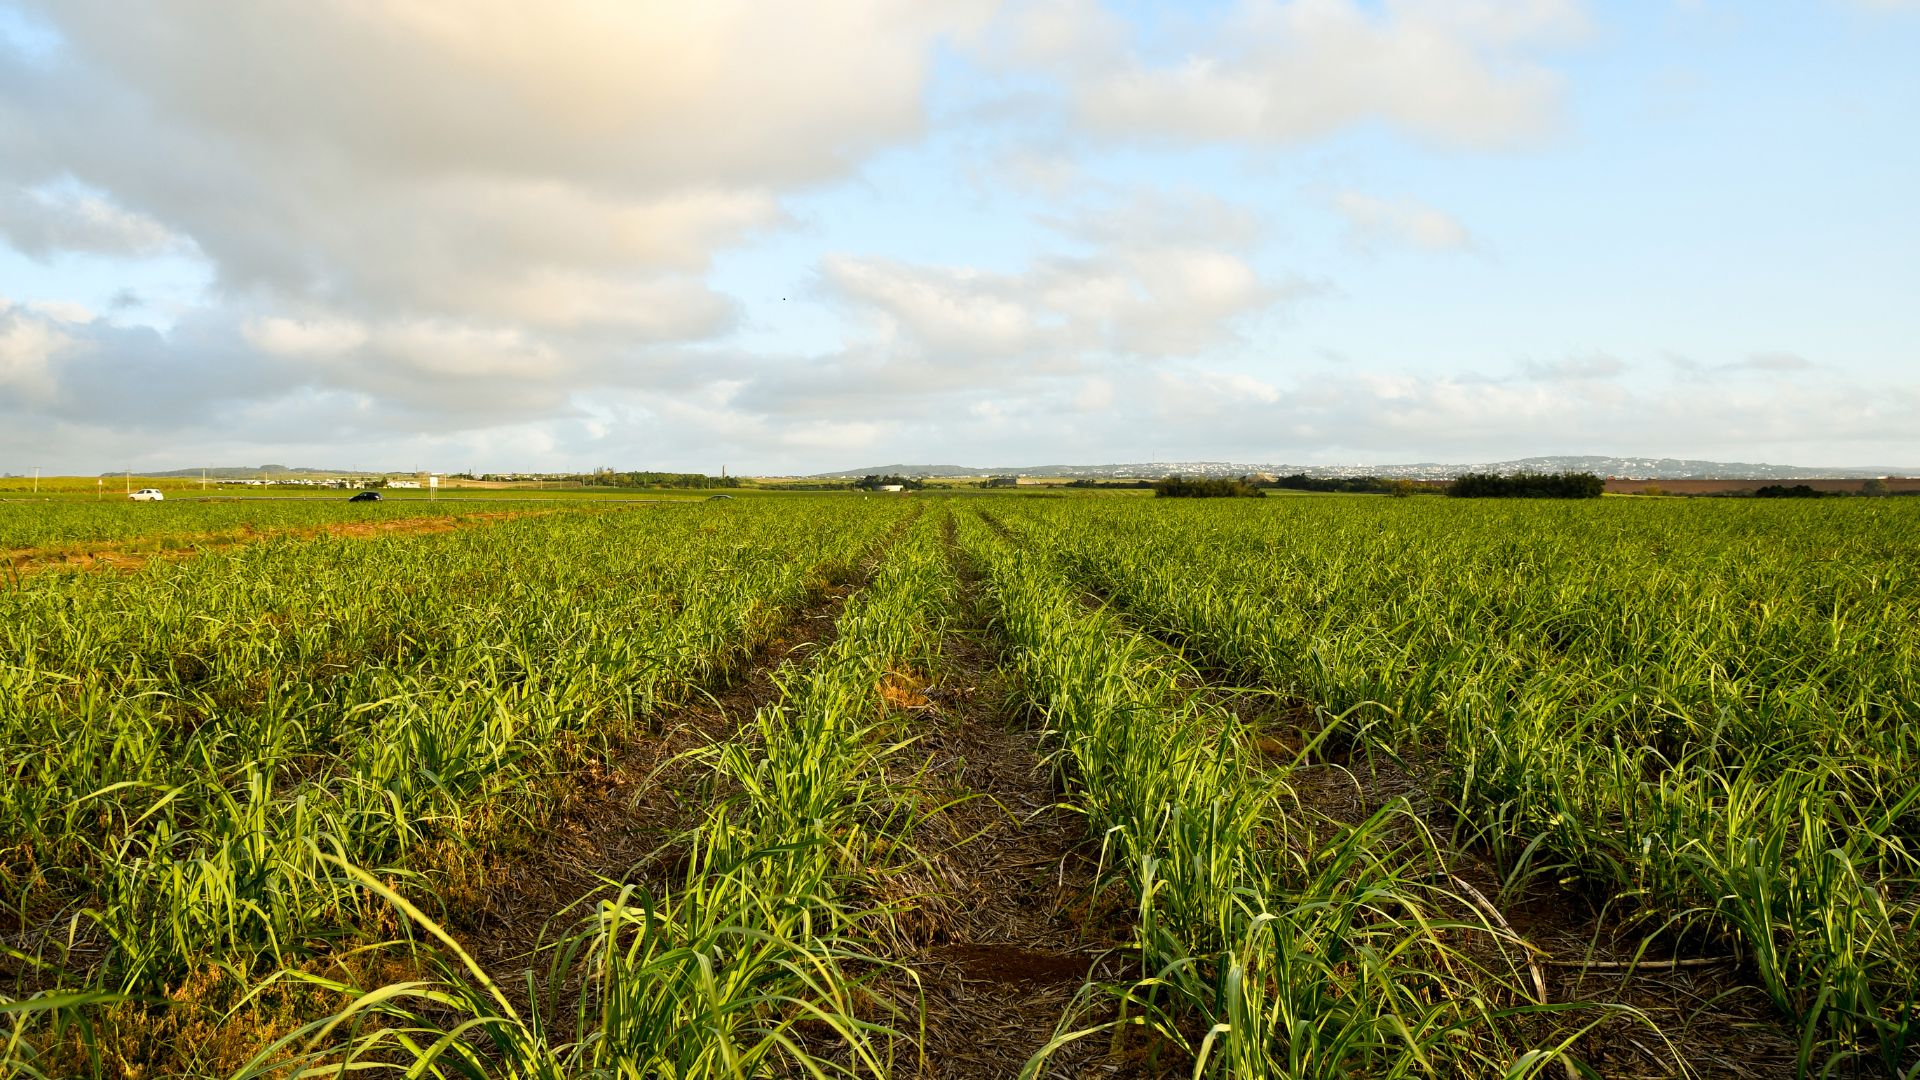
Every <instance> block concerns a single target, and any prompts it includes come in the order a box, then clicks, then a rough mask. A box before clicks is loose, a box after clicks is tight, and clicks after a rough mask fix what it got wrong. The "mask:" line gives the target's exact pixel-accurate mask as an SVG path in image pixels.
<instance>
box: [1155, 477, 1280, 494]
mask: <svg viewBox="0 0 1920 1080" xmlns="http://www.w3.org/2000/svg"><path fill="white" fill-rule="evenodd" d="M1153 494H1154V497H1155V498H1160V499H1264V498H1266V497H1267V493H1266V492H1264V491H1262V490H1260V489H1259V488H1257V487H1254V486H1253V485H1252V484H1249V483H1247V482H1246V481H1245V480H1226V479H1220V480H1210V479H1207V478H1205V477H1202V478H1200V479H1198V480H1187V479H1183V478H1182V477H1178V476H1169V477H1167V478H1166V479H1165V480H1161V481H1159V482H1157V483H1155V484H1154V485H1153Z"/></svg>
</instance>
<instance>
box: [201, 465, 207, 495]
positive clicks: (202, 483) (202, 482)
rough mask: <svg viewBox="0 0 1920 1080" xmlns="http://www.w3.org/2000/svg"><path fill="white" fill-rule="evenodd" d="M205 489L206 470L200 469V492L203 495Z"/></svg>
mask: <svg viewBox="0 0 1920 1080" xmlns="http://www.w3.org/2000/svg"><path fill="white" fill-rule="evenodd" d="M206 491H207V470H205V469H201V470H200V493H201V494H203V495H204V494H206Z"/></svg>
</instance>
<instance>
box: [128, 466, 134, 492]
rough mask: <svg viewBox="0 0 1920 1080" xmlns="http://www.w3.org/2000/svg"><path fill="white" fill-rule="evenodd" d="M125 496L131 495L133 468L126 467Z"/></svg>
mask: <svg viewBox="0 0 1920 1080" xmlns="http://www.w3.org/2000/svg"><path fill="white" fill-rule="evenodd" d="M127 494H129V495H131V494H133V466H131V465H129V466H127Z"/></svg>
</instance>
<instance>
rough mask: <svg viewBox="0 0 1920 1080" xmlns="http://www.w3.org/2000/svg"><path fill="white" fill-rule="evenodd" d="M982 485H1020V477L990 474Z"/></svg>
mask: <svg viewBox="0 0 1920 1080" xmlns="http://www.w3.org/2000/svg"><path fill="white" fill-rule="evenodd" d="M981 486H982V487H990V488H997V487H1019V486H1020V478H1019V477H1017V476H989V477H987V482H986V483H985V484H983V485H981Z"/></svg>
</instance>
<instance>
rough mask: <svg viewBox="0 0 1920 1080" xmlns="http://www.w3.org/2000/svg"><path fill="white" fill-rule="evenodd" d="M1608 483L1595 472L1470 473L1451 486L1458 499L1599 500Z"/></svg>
mask: <svg viewBox="0 0 1920 1080" xmlns="http://www.w3.org/2000/svg"><path fill="white" fill-rule="evenodd" d="M1606 489H1607V482H1606V481H1605V480H1602V479H1601V478H1600V477H1598V476H1595V475H1594V474H1593V473H1586V472H1559V473H1514V474H1513V475H1511V476H1501V475H1499V474H1496V473H1467V474H1465V475H1464V476H1460V477H1457V478H1455V480H1454V481H1453V483H1452V484H1450V485H1448V486H1447V494H1449V495H1451V496H1453V497H1454V498H1456V499H1597V498H1599V497H1600V494H1601V492H1603V491H1605V490H1606Z"/></svg>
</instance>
